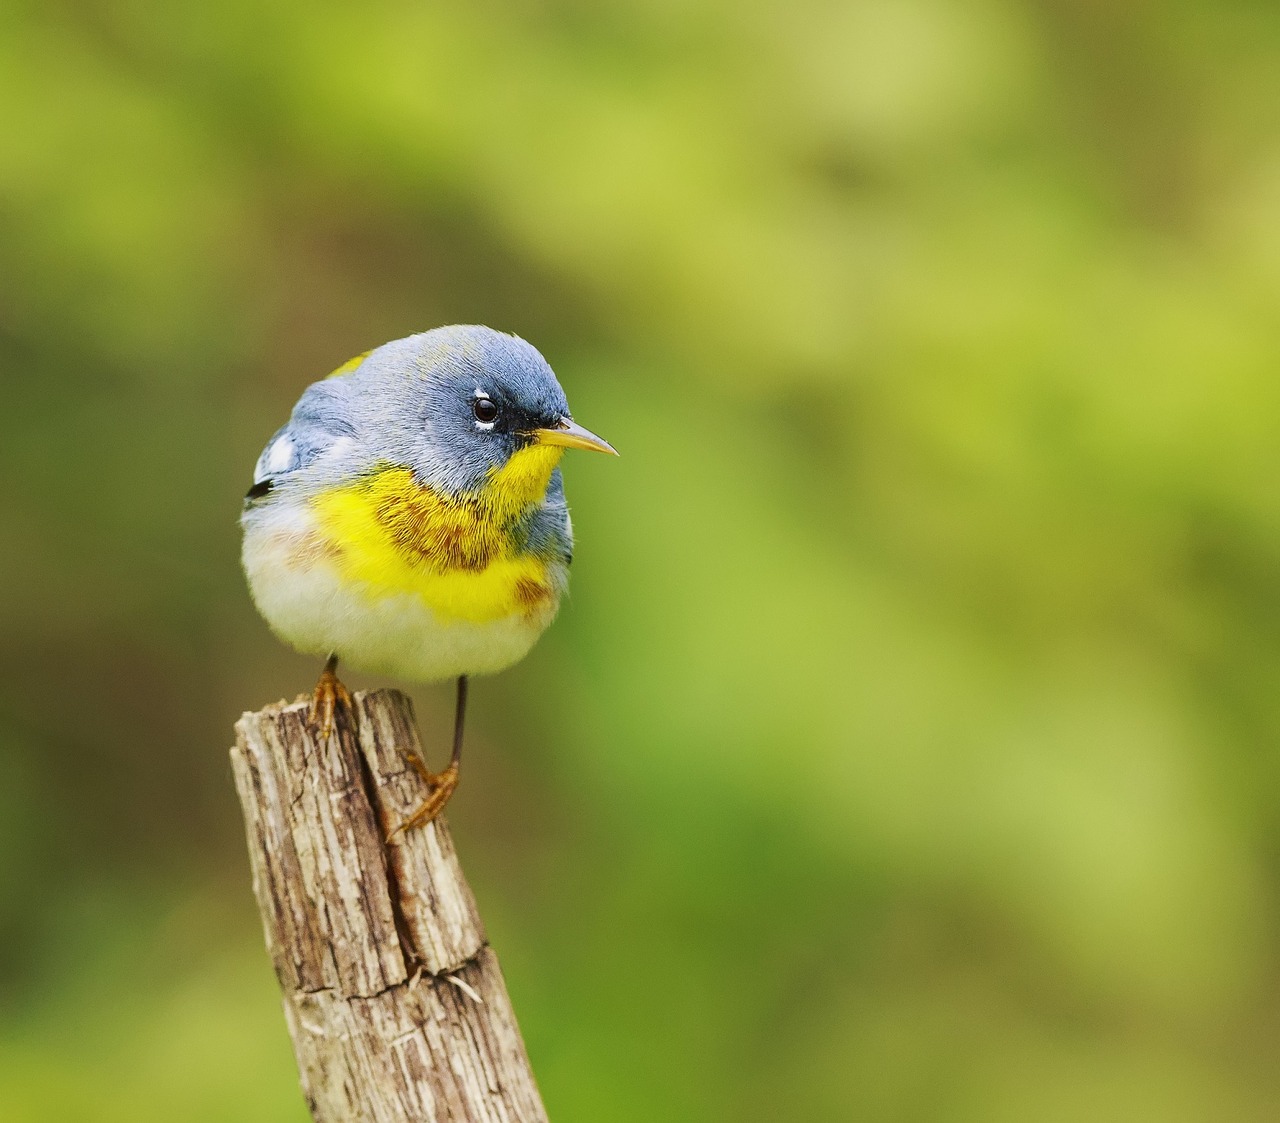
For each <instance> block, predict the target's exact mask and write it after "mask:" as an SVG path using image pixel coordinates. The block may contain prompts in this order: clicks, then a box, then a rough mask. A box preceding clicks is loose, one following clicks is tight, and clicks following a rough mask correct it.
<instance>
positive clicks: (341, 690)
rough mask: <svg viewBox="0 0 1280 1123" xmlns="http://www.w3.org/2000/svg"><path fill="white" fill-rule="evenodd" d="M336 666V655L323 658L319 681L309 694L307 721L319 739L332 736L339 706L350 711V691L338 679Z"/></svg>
mask: <svg viewBox="0 0 1280 1123" xmlns="http://www.w3.org/2000/svg"><path fill="white" fill-rule="evenodd" d="M337 666H338V657H337V656H336V655H330V656H329V658H328V659H327V660H325V664H324V670H323V671H321V672H320V681H319V682H317V683H316V689H315V692H314V693H313V694H312V695H311V708H310V709H309V710H308V711H307V721H308V723H309V724H310V725H311V728H312V729H313V730H314V731H315V732H316V734H317V736H318V737H319V739H320V740H321V741H327V740H328V739H329V738H330V737H331V736H332V734H333V726H334V722H335V719H336V718H337V716H338V707H339V706H341V707H343V708H345V709H346V711H347V713H348V714H350V713H351V705H352V703H351V691H349V690H348V689H347V688H346V687H345V686H343V684H342V683H341V681H340V680H339V679H338V676H337V674H336V673H335V672H336V668H337Z"/></svg>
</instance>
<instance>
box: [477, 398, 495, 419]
mask: <svg viewBox="0 0 1280 1123" xmlns="http://www.w3.org/2000/svg"><path fill="white" fill-rule="evenodd" d="M471 412H472V413H474V414H475V415H476V420H477V421H482V422H484V424H486V425H488V424H490V423H491V422H492V421H493V420H494V419H495V418H496V417H497V416H498V407H497V406H495V405H494V404H493V402H491V401H490V400H489V399H488V398H477V399H476V404H475V405H473V406H472V407H471Z"/></svg>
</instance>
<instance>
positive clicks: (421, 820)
mask: <svg viewBox="0 0 1280 1123" xmlns="http://www.w3.org/2000/svg"><path fill="white" fill-rule="evenodd" d="M466 714H467V676H466V675H459V676H458V702H457V708H456V709H455V711H454V716H453V753H452V754H451V755H450V757H449V766H448V767H447V768H446V769H445V770H444V771H443V772H431V771H429V770H428V769H427V766H426V765H425V764H424V763H423V762H422V758H421V757H419V756H418V755H417V754H416V753H408V752H406V753H404V758H405V760H407V761H408V762H409V763H410V764H411V765H413V770H414V771H415V772H417V774H418V775H419V776H421V777H422V779H423V782H424V783H425V784H426V785H427V798H426V799H425V800H423V801H422V805H421V806H420V807H419V808H418V809H417V810H416V811H415V812H414V813H413V814H412V815H410V816H409V817H408V818H407V819H406V820H405V821H404V822H403V823H401V824H400V825H399V826H398V827H396V829H395V830H393V831H392V832H391V834H389V835H388V836H387V841H388V842H390V841H391V840H392V839H393V838H395V836H396V835H398V834H399V833H400V832H401V831H407V830H409V829H410V828H412V827H420V826H423V825H424V824H426V823H429V822H431V820H432V819H434V818H435V817H436V816H437V815H439V814H440V812H441V811H443V810H444V805H445V804H446V803H448V802H449V800H450V798H451V797H452V796H453V793H454V789H456V788H457V786H458V764H459V762H460V761H461V760H462V721H463V718H465V717H466Z"/></svg>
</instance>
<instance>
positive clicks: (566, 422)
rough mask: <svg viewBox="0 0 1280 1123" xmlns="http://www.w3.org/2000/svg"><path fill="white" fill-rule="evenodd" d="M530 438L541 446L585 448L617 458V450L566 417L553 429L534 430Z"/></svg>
mask: <svg viewBox="0 0 1280 1123" xmlns="http://www.w3.org/2000/svg"><path fill="white" fill-rule="evenodd" d="M530 436H532V437H533V438H534V440H536V441H537V442H538V443H539V444H542V445H559V446H560V447H562V448H585V449H587V451H589V452H607V453H609V454H610V455H611V456H617V455H618V450H617V449H616V448H614V447H613V445H611V444H610V443H609V442H608V441H606V440H605V439H604V438H603V437H597V436H596V435H595V434H594V433H593V432H591V430H589V429H584V428H583V427H582V426H581V425H579V424H578V423H577V422H575V421H573V420H572V419H570V418H568V417H562V418H560V423H559V424H558V425H556V426H555V428H553V429H535V430H534V431H533V432H532V433H531V434H530Z"/></svg>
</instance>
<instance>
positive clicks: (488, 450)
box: [358, 325, 617, 499]
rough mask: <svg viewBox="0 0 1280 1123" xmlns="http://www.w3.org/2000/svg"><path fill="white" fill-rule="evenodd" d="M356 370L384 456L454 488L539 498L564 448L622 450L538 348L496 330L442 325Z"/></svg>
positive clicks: (384, 350) (432, 483) (436, 484)
mask: <svg viewBox="0 0 1280 1123" xmlns="http://www.w3.org/2000/svg"><path fill="white" fill-rule="evenodd" d="M358 374H359V382H360V383H361V384H362V386H363V387H367V389H368V392H367V393H362V394H361V395H360V397H361V399H362V403H361V404H362V405H363V406H364V407H365V408H364V409H362V410H361V412H362V413H365V414H366V417H365V420H366V423H367V424H371V425H372V426H375V427H376V429H377V441H378V444H379V445H380V446H382V448H383V450H384V451H385V452H386V455H387V459H389V460H391V461H392V462H394V463H398V464H402V465H406V466H409V467H412V468H413V470H414V475H415V476H416V477H417V479H418V480H419V482H420V483H423V484H426V485H427V486H429V487H432V488H434V489H437V490H440V491H444V492H447V493H449V494H459V493H462V492H484V491H486V490H487V489H490V488H493V487H495V486H496V487H500V488H505V489H512V492H513V496H514V494H515V492H516V491H519V492H521V493H523V492H529V493H530V498H531V499H532V498H534V497H535V496H534V495H533V493H535V492H536V496H540V495H541V493H542V491H543V490H544V489H545V488H546V485H547V481H548V480H549V479H550V477H551V473H552V472H553V471H554V470H555V467H556V465H557V464H558V463H559V460H560V457H561V456H562V455H563V453H564V450H565V449H566V448H582V449H589V450H591V451H595V452H608V453H613V454H614V455H617V454H616V452H615V450H614V449H613V447H612V446H611V445H610V444H609V443H608V442H607V441H605V440H603V439H601V438H600V437H597V436H596V435H595V434H594V433H591V432H589V431H588V430H586V429H584V428H582V426H580V425H578V424H577V423H576V422H575V421H574V420H573V418H572V416H571V414H570V412H569V403H568V401H567V400H566V398H565V395H564V391H563V390H562V389H561V388H560V383H559V382H557V381H556V376H555V374H554V373H553V372H552V370H551V367H550V366H548V364H547V361H546V360H545V359H544V358H543V357H542V356H541V355H540V354H539V353H538V351H537V350H536V349H535V348H534V347H532V346H530V345H529V344H528V343H526V342H525V341H524V340H523V339H519V338H517V337H516V336H512V335H504V334H503V333H502V332H497V331H494V330H492V329H491V328H486V327H478V326H472V325H466V326H455V327H443V328H436V329H434V330H433V331H428V332H423V333H422V334H421V335H413V336H410V337H409V338H407V339H400V340H396V341H395V342H393V343H388V344H386V345H385V346H383V347H379V348H378V349H377V350H375V351H373V352H371V353H370V355H369V356H368V358H367V359H365V360H364V362H363V363H362V364H361V365H360V367H359V371H358ZM370 415H372V416H370Z"/></svg>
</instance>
